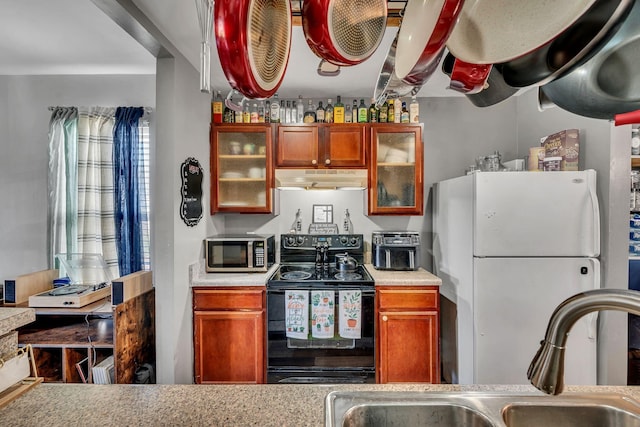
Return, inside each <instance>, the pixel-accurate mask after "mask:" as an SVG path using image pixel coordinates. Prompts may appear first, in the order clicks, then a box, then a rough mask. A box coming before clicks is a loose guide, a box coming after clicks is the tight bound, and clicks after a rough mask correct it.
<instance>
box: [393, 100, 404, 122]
mask: <svg viewBox="0 0 640 427" xmlns="http://www.w3.org/2000/svg"><path fill="white" fill-rule="evenodd" d="M402 104H403V102H402V100H401V99H400V98H398V99H396V100H395V101H394V102H393V109H394V112H393V123H400V120H401V119H402Z"/></svg>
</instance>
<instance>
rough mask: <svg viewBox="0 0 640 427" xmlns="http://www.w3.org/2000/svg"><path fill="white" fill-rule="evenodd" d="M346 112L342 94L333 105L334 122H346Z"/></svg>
mask: <svg viewBox="0 0 640 427" xmlns="http://www.w3.org/2000/svg"><path fill="white" fill-rule="evenodd" d="M344 113H345V111H344V104H343V103H342V99H340V95H338V99H337V101H336V105H334V107H333V122H334V123H344Z"/></svg>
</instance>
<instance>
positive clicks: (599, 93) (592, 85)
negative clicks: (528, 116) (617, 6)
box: [540, 1, 640, 119]
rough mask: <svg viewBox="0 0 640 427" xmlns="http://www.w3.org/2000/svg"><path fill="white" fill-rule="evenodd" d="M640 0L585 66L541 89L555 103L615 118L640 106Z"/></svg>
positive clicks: (586, 113)
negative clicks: (639, 71)
mask: <svg viewBox="0 0 640 427" xmlns="http://www.w3.org/2000/svg"><path fill="white" fill-rule="evenodd" d="M639 69H640V1H636V2H635V3H634V5H633V7H632V9H631V13H630V14H629V16H627V18H626V19H625V21H624V22H623V24H622V26H621V27H620V29H619V30H618V31H617V32H616V34H614V36H613V37H612V38H611V40H609V41H608V42H607V44H605V45H604V46H603V47H602V49H600V50H599V51H598V52H597V53H596V54H594V55H593V57H592V58H591V59H590V60H589V61H588V62H586V63H585V64H584V65H582V66H580V67H578V68H576V69H574V70H573V71H571V73H569V74H567V75H565V76H563V77H560V78H558V79H556V80H554V81H552V82H551V83H548V84H546V85H544V86H542V87H541V88H540V90H541V91H542V92H543V95H544V96H545V97H546V98H548V99H549V100H551V101H552V102H553V103H554V104H556V105H557V106H559V107H560V108H563V109H565V110H567V111H570V112H572V113H574V114H578V115H581V116H585V117H592V118H597V119H612V118H613V117H614V116H615V115H616V114H621V113H627V112H629V111H634V110H638V109H640V73H638V70H639Z"/></svg>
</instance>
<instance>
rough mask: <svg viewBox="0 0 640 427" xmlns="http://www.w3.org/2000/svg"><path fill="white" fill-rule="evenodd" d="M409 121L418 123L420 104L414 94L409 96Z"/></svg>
mask: <svg viewBox="0 0 640 427" xmlns="http://www.w3.org/2000/svg"><path fill="white" fill-rule="evenodd" d="M409 122H411V123H420V104H418V100H417V99H416V96H415V95H413V96H412V97H411V104H409Z"/></svg>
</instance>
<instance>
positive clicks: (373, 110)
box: [369, 98, 378, 123]
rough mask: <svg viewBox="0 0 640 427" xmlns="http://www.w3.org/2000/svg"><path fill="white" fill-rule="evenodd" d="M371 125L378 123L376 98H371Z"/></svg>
mask: <svg viewBox="0 0 640 427" xmlns="http://www.w3.org/2000/svg"><path fill="white" fill-rule="evenodd" d="M369 123H378V109H377V108H376V100H375V98H371V105H370V106H369Z"/></svg>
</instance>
